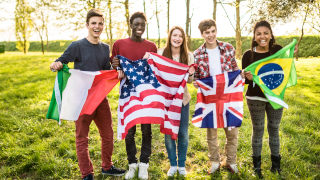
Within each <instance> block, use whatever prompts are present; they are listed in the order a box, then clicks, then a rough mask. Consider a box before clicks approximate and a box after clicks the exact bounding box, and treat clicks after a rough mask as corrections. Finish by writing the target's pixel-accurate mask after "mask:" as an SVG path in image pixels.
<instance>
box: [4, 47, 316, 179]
mask: <svg viewBox="0 0 320 180" xmlns="http://www.w3.org/2000/svg"><path fill="white" fill-rule="evenodd" d="M60 54H61V53H51V54H47V55H44V56H42V55H41V54H40V53H29V54H28V55H22V54H21V53H9V54H1V55H0V179H80V174H81V173H80V171H79V168H78V162H77V156H76V149H75V127H74V123H73V122H67V121H63V123H62V125H58V123H57V121H54V120H48V119H45V115H46V112H47V109H48V106H49V102H50V98H51V95H52V88H53V82H54V78H55V75H56V73H52V72H51V71H50V70H49V65H50V63H51V62H52V61H54V60H55V59H56V58H57V57H59V55H60ZM296 67H297V72H298V84H297V85H296V86H294V87H292V88H289V89H287V91H286V96H285V101H286V102H287V103H288V104H289V109H287V110H284V114H283V118H282V122H281V126H280V138H281V150H280V152H281V155H282V162H281V166H282V170H283V171H282V177H283V178H284V179H288V180H291V179H307V180H319V179H320V82H319V80H318V78H319V77H320V59H319V58H313V59H300V60H299V61H298V62H296ZM117 89H118V86H117V87H116V88H114V90H112V92H111V93H110V94H109V95H108V97H109V102H110V103H111V107H112V113H113V124H114V131H115V133H116V130H117V112H116V109H117V100H118V97H119V94H118V92H117ZM189 89H190V92H191V94H192V97H193V99H192V100H191V107H190V109H191V112H190V116H191V115H192V114H193V112H194V110H193V109H194V105H195V102H196V98H195V97H196V89H195V88H194V87H192V86H189ZM244 106H245V107H244V120H243V125H242V126H241V127H240V133H239V145H238V160H237V163H238V167H239V170H240V174H239V175H231V174H230V173H229V172H228V171H227V170H226V168H222V171H221V172H220V174H216V175H215V176H209V175H207V172H208V170H209V168H210V162H209V159H208V157H207V154H208V150H207V149H208V148H207V143H206V130H205V129H200V128H196V127H194V126H193V125H192V124H189V135H190V142H189V147H188V154H187V161H186V168H187V171H188V176H187V177H186V178H185V179H255V176H254V175H253V174H254V173H253V169H252V160H251V157H250V156H251V153H252V152H251V131H252V130H251V121H250V116H249V112H248V109H247V106H246V103H245V102H244ZM152 127H153V140H152V155H151V158H150V168H149V179H167V176H166V173H167V171H168V169H169V167H170V165H169V161H168V159H167V153H166V149H165V145H164V135H163V134H160V132H159V126H158V125H153V126H152ZM138 129H139V128H138ZM115 137H116V136H115ZM219 139H220V150H221V151H220V152H221V155H222V159H225V155H224V149H223V147H224V144H225V136H224V132H223V130H219ZM136 140H137V142H138V143H137V146H138V148H139V150H138V152H139V151H140V145H141V132H140V131H139V130H138V131H137V136H136ZM89 144H90V145H89V152H90V156H91V159H92V161H93V164H94V168H95V169H94V171H95V179H124V177H116V178H114V177H109V176H103V175H101V174H100V171H101V168H100V164H101V158H100V155H101V154H100V137H99V133H98V129H97V128H96V126H95V125H94V123H92V125H91V131H90V140H89ZM114 144H115V148H114V154H113V162H114V164H115V165H116V166H118V167H122V168H126V169H127V168H128V164H127V160H126V151H125V143H124V141H120V140H115V143H114ZM270 166H271V160H270V150H269V145H268V133H267V131H266V129H265V135H264V143H263V151H262V169H263V175H264V177H265V179H280V177H279V176H278V175H275V174H272V173H271V172H270ZM136 179H137V178H136ZM176 179H183V178H181V177H176Z"/></svg>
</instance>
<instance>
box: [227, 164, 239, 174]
mask: <svg viewBox="0 0 320 180" xmlns="http://www.w3.org/2000/svg"><path fill="white" fill-rule="evenodd" d="M227 168H229V170H230V171H231V173H236V174H237V173H238V172H239V171H238V167H237V164H230V165H227Z"/></svg>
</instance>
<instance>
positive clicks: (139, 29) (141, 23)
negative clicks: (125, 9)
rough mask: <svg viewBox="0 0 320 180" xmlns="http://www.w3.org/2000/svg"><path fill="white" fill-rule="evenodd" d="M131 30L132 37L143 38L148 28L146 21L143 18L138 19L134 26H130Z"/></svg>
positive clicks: (133, 22)
mask: <svg viewBox="0 0 320 180" xmlns="http://www.w3.org/2000/svg"><path fill="white" fill-rule="evenodd" d="M130 28H131V30H132V36H135V38H141V36H142V34H143V33H144V31H145V28H146V21H145V20H144V19H143V18H141V17H137V18H135V19H134V20H133V21H132V24H130Z"/></svg>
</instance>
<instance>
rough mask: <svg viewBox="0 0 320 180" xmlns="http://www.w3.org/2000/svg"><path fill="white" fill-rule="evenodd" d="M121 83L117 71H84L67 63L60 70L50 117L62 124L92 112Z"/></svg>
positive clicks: (50, 108)
mask: <svg viewBox="0 0 320 180" xmlns="http://www.w3.org/2000/svg"><path fill="white" fill-rule="evenodd" d="M118 82H119V79H118V73H117V71H116V70H102V71H81V70H78V69H69V68H68V66H67V65H64V67H63V68H62V69H61V70H60V71H58V73H57V76H56V79H55V83H54V88H53V93H52V98H51V102H50V106H49V109H48V113H47V116H46V118H47V119H54V120H57V121H59V124H60V123H61V120H71V121H76V120H78V118H79V117H80V116H81V115H83V114H92V113H93V112H94V111H95V109H96V108H97V107H98V106H99V104H100V103H101V102H102V101H103V99H104V98H106V96H107V94H108V93H109V92H110V91H111V90H112V89H113V87H114V86H115V85H116V84H117V83H118Z"/></svg>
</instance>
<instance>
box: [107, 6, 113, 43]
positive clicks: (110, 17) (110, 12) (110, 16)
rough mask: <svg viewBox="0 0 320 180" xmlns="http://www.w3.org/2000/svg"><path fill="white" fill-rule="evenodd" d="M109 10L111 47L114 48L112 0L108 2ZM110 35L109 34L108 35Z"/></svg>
mask: <svg viewBox="0 0 320 180" xmlns="http://www.w3.org/2000/svg"><path fill="white" fill-rule="evenodd" d="M108 9H109V39H110V41H109V45H110V47H112V45H113V39H112V10H111V0H108ZM107 34H108V33H107Z"/></svg>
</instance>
